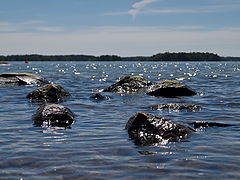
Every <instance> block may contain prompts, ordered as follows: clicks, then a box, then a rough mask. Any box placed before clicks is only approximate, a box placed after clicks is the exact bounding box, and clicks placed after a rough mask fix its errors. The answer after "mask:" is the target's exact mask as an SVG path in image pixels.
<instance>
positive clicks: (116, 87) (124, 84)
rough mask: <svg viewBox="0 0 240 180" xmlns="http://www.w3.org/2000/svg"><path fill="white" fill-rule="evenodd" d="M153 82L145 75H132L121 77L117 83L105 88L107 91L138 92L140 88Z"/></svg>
mask: <svg viewBox="0 0 240 180" xmlns="http://www.w3.org/2000/svg"><path fill="white" fill-rule="evenodd" d="M150 84H151V82H150V81H148V80H147V79H145V78H143V77H138V76H135V77H130V76H125V77H123V78H121V79H120V80H119V81H118V82H116V83H115V84H113V85H111V86H109V87H108V88H106V89H104V91H106V92H114V93H129V94H132V93H137V92H138V91H139V90H140V89H142V88H146V87H147V86H149V85H150Z"/></svg>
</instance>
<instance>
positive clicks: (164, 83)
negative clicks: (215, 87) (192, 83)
mask: <svg viewBox="0 0 240 180" xmlns="http://www.w3.org/2000/svg"><path fill="white" fill-rule="evenodd" d="M147 94H149V95H152V96H162V97H176V96H193V95H196V94H197V93H196V92H195V91H194V90H192V89H191V88H190V87H188V86H187V85H185V84H184V83H182V82H179V81H176V80H161V81H159V82H157V83H154V84H152V85H151V86H149V87H148V89H147Z"/></svg>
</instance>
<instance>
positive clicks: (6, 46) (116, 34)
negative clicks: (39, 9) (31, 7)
mask: <svg viewBox="0 0 240 180" xmlns="http://www.w3.org/2000/svg"><path fill="white" fill-rule="evenodd" d="M199 29H201V27H194V26H189V27H188V26H183V27H181V26H180V27H175V28H172V27H154V26H153V27H138V26H136V27H95V28H86V29H81V30H79V31H78V32H72V33H40V32H36V33H5V34H0V42H1V43H0V49H1V54H4V55H7V54H32V53H37V54H92V55H102V54H116V55H121V56H135V55H139V56H141V55H143V56H145V55H152V54H156V53H158V52H166V51H170V52H179V51H186V52H189V51H208V52H214V53H218V54H219V55H223V56H240V52H239V48H238V47H240V30H239V29H240V28H239V27H233V28H228V29H219V30H214V31H206V30H205V31H202V30H199Z"/></svg>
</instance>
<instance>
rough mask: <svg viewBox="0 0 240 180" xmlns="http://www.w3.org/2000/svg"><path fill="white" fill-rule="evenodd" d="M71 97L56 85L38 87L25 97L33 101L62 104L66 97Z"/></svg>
mask: <svg viewBox="0 0 240 180" xmlns="http://www.w3.org/2000/svg"><path fill="white" fill-rule="evenodd" d="M69 96H71V94H70V93H69V92H67V91H66V90H65V89H64V88H63V87H62V86H60V85H58V84H47V85H45V86H42V87H39V88H38V89H36V90H34V91H33V92H31V93H29V94H28V95H27V98H29V99H31V100H33V101H43V102H51V103H54V102H62V101H64V99H65V98H66V97H69Z"/></svg>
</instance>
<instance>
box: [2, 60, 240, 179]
mask: <svg viewBox="0 0 240 180" xmlns="http://www.w3.org/2000/svg"><path fill="white" fill-rule="evenodd" d="M4 72H31V73H36V74H39V75H40V76H42V77H44V78H46V79H48V80H50V81H52V82H54V83H57V84H60V85H62V86H63V87H64V88H65V89H66V90H68V91H69V92H70V93H71V94H72V97H71V98H69V99H68V100H67V101H65V102H63V103H62V104H63V105H65V106H67V107H69V108H70V109H71V110H72V111H73V112H74V113H75V114H76V115H77V117H76V121H75V123H74V124H73V125H72V128H71V129H66V130H61V129H53V128H42V127H34V126H33V122H32V115H33V114H34V112H35V111H36V109H37V108H38V105H37V104H32V103H31V102H29V100H28V99H26V98H25V97H26V95H27V93H29V92H31V91H32V90H34V89H36V86H35V87H34V86H25V87H24V86H21V87H0V94H1V96H0V102H1V108H0V179H1V180H5V179H26V180H27V179H57V180H58V179H59V180H61V179H174V180H176V179H208V180H210V179H218V180H219V179H240V83H239V79H240V63H237V62H229V63H224V62H215V63H206V62H190V63H189V62H187V63H185V62H181V63H178V62H169V63H165V62H164V63H157V62H122V63H119V62H113V63H111V62H31V63H30V64H24V63H23V62H13V63H12V65H11V66H0V73H4ZM125 75H137V76H143V77H145V78H148V79H149V80H151V81H152V82H156V81H158V80H160V79H178V80H180V81H182V82H184V83H186V84H187V85H189V86H190V87H191V88H193V89H195V90H196V91H197V92H198V95H196V96H193V97H181V98H157V97H151V96H148V95H119V94H111V93H109V94H107V95H109V96H111V97H112V99H111V100H107V101H92V100H90V99H89V96H90V95H91V94H93V93H95V92H97V91H99V90H101V89H103V88H105V87H107V86H109V85H111V84H112V83H114V82H115V81H116V80H117V79H118V78H120V77H123V76H125ZM170 102H171V103H193V104H197V105H201V106H202V107H203V109H202V110H201V111H199V112H176V111H169V110H166V111H153V110H148V109H147V108H146V107H147V106H149V105H154V104H161V103H170ZM140 111H146V112H149V113H152V114H155V115H158V116H164V117H166V118H169V119H171V120H174V121H176V122H179V123H182V124H186V123H187V122H192V121H210V122H219V123H228V124H234V125H235V126H231V127H212V128H207V129H198V130H197V132H196V133H195V134H194V135H193V136H192V137H190V138H189V139H188V140H187V141H186V142H181V143H171V144H167V145H162V146H153V147H140V146H136V145H135V144H134V142H133V141H132V140H131V139H129V138H128V134H127V132H126V130H125V129H124V127H125V124H126V122H127V121H128V119H129V117H130V116H132V115H133V114H135V113H136V112H140Z"/></svg>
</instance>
